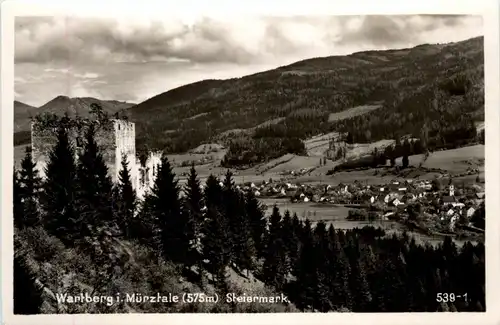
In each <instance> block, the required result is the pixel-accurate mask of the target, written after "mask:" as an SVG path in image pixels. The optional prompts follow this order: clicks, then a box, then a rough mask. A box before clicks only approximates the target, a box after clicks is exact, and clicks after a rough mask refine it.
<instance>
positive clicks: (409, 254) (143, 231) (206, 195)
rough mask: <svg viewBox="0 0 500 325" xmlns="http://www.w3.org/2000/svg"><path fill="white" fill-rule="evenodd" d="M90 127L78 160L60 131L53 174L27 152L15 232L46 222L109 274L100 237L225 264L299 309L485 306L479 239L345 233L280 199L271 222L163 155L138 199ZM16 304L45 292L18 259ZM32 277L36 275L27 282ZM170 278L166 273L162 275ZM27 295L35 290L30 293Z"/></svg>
mask: <svg viewBox="0 0 500 325" xmlns="http://www.w3.org/2000/svg"><path fill="white" fill-rule="evenodd" d="M94 137H95V129H94V127H93V126H92V125H90V126H89V128H88V129H87V131H86V133H85V142H84V143H85V146H84V149H83V151H82V152H81V153H80V154H79V155H78V158H77V159H75V152H74V148H73V147H72V145H71V142H70V141H69V139H68V133H67V130H66V129H65V128H60V129H59V131H58V135H57V138H58V141H57V144H56V145H55V147H54V148H53V150H52V151H51V153H50V156H49V161H48V164H47V166H46V172H45V174H46V179H44V180H43V181H42V180H41V179H40V177H39V176H38V175H37V171H36V168H35V165H34V163H33V162H32V158H31V154H30V152H29V150H28V151H27V153H26V157H25V158H24V160H23V161H22V166H21V170H20V171H19V172H17V171H15V173H14V222H15V228H16V229H23V228H29V227H35V226H42V227H43V228H44V229H46V231H47V232H48V233H49V234H51V235H53V236H55V237H57V238H59V239H60V240H61V241H62V242H63V243H64V245H65V246H66V247H68V248H72V247H80V248H82V247H83V248H85V250H86V251H88V254H89V255H90V256H91V259H92V262H93V263H96V264H99V265H106V267H107V269H108V271H107V272H109V273H111V272H113V268H114V266H116V263H119V261H116V260H115V259H113V257H112V256H110V254H107V252H108V251H109V247H107V246H106V245H109V244H106V243H105V242H104V241H103V239H102V238H103V237H104V236H108V237H109V236H111V237H113V238H116V239H117V240H124V241H127V240H130V241H132V240H136V241H139V242H140V243H142V244H144V245H146V246H148V247H149V248H150V249H151V250H152V251H153V252H155V254H156V255H157V258H158V259H163V260H166V261H170V262H172V263H175V264H176V265H179V267H180V268H181V269H182V274H183V275H184V276H186V277H187V278H188V279H190V281H193V282H197V283H199V284H200V286H202V287H203V286H205V285H206V283H204V282H206V281H208V282H209V283H210V284H211V285H213V286H214V287H215V288H216V290H218V291H219V292H220V293H221V294H224V293H225V292H228V290H229V287H228V276H229V274H228V269H230V268H231V269H233V270H235V272H237V273H238V274H240V275H241V276H249V274H250V273H252V274H253V275H254V276H255V277H256V278H257V279H259V280H261V281H262V282H263V283H264V284H265V285H266V287H267V288H269V289H270V290H272V292H277V293H284V294H285V295H287V296H288V297H289V298H290V300H291V302H292V303H293V304H294V305H295V306H296V307H297V308H298V309H300V310H302V311H318V312H327V311H354V312H370V311H371V312H398V311H399V312H403V311H455V310H456V311H483V310H484V309H485V296H484V285H485V282H484V276H485V275H484V272H485V271H484V258H485V254H484V245H482V244H477V245H472V244H471V243H467V244H465V245H464V246H463V247H461V248H459V247H457V246H456V245H455V244H454V243H453V242H452V241H451V240H450V239H447V240H445V241H444V242H443V243H442V244H441V245H439V246H438V247H433V246H429V245H427V246H422V245H420V244H417V243H416V241H415V239H413V238H410V237H409V236H408V235H407V234H403V235H401V236H397V235H393V236H386V235H385V233H384V231H382V230H380V229H374V228H371V227H366V228H363V229H354V230H348V231H344V230H339V229H335V228H334V226H333V225H329V226H327V224H326V223H324V222H319V223H316V224H314V225H313V223H312V222H311V221H310V220H300V219H299V218H298V217H297V215H296V214H291V213H290V212H289V211H286V212H285V213H284V214H283V215H282V214H281V212H280V210H279V209H278V207H277V206H274V208H273V211H272V213H271V215H270V216H269V218H267V217H266V215H265V212H264V207H263V206H262V205H261V204H260V202H259V201H258V199H257V198H256V197H255V195H254V194H253V193H252V192H247V193H243V192H241V191H240V190H239V189H238V188H237V187H236V186H235V183H234V180H233V177H232V174H231V172H230V171H228V172H227V173H226V175H225V177H224V178H223V179H222V180H219V179H218V178H217V177H215V176H213V175H211V176H209V177H208V179H207V181H206V182H205V183H204V184H203V186H202V184H201V182H200V180H199V177H198V175H197V172H196V169H195V168H194V166H193V167H192V168H191V170H190V174H189V177H188V180H187V183H186V185H184V186H181V185H179V183H178V180H177V178H176V175H175V174H174V172H173V169H172V166H171V164H170V162H169V160H168V158H167V156H165V155H164V156H163V157H162V159H161V165H160V167H159V170H158V173H157V178H156V180H155V184H154V187H153V189H152V191H151V192H150V193H148V194H147V195H146V196H145V198H144V200H142V201H138V200H137V199H136V196H135V193H134V189H133V186H132V183H131V178H130V169H129V167H128V163H127V160H126V159H122V166H121V171H120V175H119V181H118V182H117V183H116V184H113V182H112V180H111V178H110V177H109V176H108V170H107V167H106V164H105V163H104V160H103V158H102V153H101V151H100V149H99V147H98V146H97V144H96V141H95V138H94ZM15 267H16V273H15V274H14V284H15V285H14V298H15V299H14V306H15V310H16V311H17V312H19V313H36V311H37V310H39V308H40V307H39V304H40V303H41V300H40V292H39V289H37V286H36V285H35V284H34V282H33V275H32V274H30V272H28V271H27V268H26V266H25V265H24V264H23V260H22V256H18V255H16V260H15ZM28 280H29V281H28ZM167 280H168V279H167V278H165V281H167ZM442 292H449V293H452V292H454V293H455V294H456V295H459V294H462V295H463V294H464V293H467V300H466V301H465V300H459V299H457V300H455V301H448V302H439V301H437V300H436V297H437V294H438V293H442ZM25 297H31V298H30V299H25Z"/></svg>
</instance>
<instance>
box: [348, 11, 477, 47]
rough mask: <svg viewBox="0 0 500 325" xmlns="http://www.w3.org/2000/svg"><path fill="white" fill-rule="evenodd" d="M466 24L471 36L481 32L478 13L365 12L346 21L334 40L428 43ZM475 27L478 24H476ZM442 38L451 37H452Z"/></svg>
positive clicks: (362, 42) (356, 42)
mask: <svg viewBox="0 0 500 325" xmlns="http://www.w3.org/2000/svg"><path fill="white" fill-rule="evenodd" d="M460 27H461V28H462V29H466V28H469V27H470V30H469V33H467V34H469V35H470V37H472V36H479V35H482V30H481V27H482V21H481V17H479V16H459V15H415V16H366V17H364V18H362V19H361V20H358V22H357V24H355V25H354V26H349V25H348V24H347V25H346V28H345V29H344V31H343V33H342V37H341V39H340V41H339V42H338V44H350V45H353V44H370V45H374V46H383V47H388V46H397V45H405V44H413V45H416V44H418V43H430V42H433V41H434V39H438V40H439V38H440V37H439V36H440V35H439V34H438V33H440V34H441V36H443V34H442V33H443V32H446V30H450V29H451V30H453V29H455V31H457V28H460ZM478 27H479V28H478ZM440 41H441V42H443V41H454V39H448V40H446V38H445V37H441V40H440Z"/></svg>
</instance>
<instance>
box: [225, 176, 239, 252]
mask: <svg viewBox="0 0 500 325" xmlns="http://www.w3.org/2000/svg"><path fill="white" fill-rule="evenodd" d="M222 206H223V209H222V211H223V216H224V218H225V219H226V223H227V225H228V226H229V228H228V236H227V242H226V245H227V246H228V247H229V249H230V252H231V261H232V262H235V260H236V255H238V254H239V253H240V252H239V251H238V250H239V249H240V248H241V247H236V242H237V241H238V237H239V236H240V235H241V233H240V229H239V228H240V220H241V219H242V217H241V213H242V212H243V211H240V209H239V207H238V199H237V196H236V193H235V186H234V181H233V175H232V173H231V171H230V170H228V171H227V173H226V176H225V178H224V181H223V187H222Z"/></svg>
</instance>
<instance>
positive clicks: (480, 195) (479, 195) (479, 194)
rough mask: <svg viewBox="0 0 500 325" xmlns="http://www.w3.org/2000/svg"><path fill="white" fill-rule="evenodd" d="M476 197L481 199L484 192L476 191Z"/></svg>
mask: <svg viewBox="0 0 500 325" xmlns="http://www.w3.org/2000/svg"><path fill="white" fill-rule="evenodd" d="M476 197H477V198H478V199H480V200H481V199H484V192H478V193H476Z"/></svg>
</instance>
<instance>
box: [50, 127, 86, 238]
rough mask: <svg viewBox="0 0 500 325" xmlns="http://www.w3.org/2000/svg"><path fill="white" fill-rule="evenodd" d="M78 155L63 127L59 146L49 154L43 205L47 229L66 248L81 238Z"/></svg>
mask: <svg viewBox="0 0 500 325" xmlns="http://www.w3.org/2000/svg"><path fill="white" fill-rule="evenodd" d="M74 157H75V154H74V150H73V147H72V146H71V144H70V142H69V138H68V133H67V131H66V129H65V128H63V127H59V130H58V133H57V143H56V145H55V147H54V148H53V149H52V151H51V152H50V154H49V162H48V164H47V167H46V170H45V175H46V180H45V182H44V185H43V192H42V195H41V198H40V200H41V203H42V207H43V210H44V213H45V217H44V222H45V227H46V228H47V230H48V231H49V233H51V234H52V235H54V236H56V237H59V238H60V239H61V240H63V242H64V243H66V244H72V243H73V239H74V238H75V237H76V236H79V233H80V229H79V223H78V221H79V220H78V219H79V216H78V213H77V211H76V207H75V199H76V164H75V159H74Z"/></svg>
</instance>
